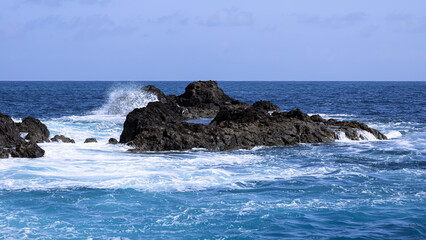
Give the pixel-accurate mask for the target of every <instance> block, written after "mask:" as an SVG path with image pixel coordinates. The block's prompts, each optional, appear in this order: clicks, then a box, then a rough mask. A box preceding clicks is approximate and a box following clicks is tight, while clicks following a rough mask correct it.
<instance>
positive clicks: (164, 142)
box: [120, 81, 386, 151]
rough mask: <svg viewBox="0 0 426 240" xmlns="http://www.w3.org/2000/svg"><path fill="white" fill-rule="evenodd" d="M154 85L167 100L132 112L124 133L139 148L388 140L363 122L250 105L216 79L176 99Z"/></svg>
mask: <svg viewBox="0 0 426 240" xmlns="http://www.w3.org/2000/svg"><path fill="white" fill-rule="evenodd" d="M149 88H150V89H153V90H152V92H154V93H155V94H157V95H158V96H161V97H158V99H162V100H160V101H159V102H151V103H149V104H148V105H147V106H146V107H144V108H138V109H134V110H133V111H132V112H130V113H129V114H128V115H127V118H126V121H125V123H124V129H123V132H122V134H121V136H120V142H121V143H128V144H129V145H132V146H134V147H135V149H136V150H137V151H167V150H187V149H192V148H205V149H209V150H215V151H223V150H233V149H250V148H253V147H254V146H259V145H264V146H277V145H291V144H297V143H320V142H332V141H335V140H336V138H337V137H338V136H339V134H338V133H340V132H344V133H345V135H346V136H347V137H348V138H350V139H353V140H359V139H361V138H362V137H361V136H362V135H360V134H359V130H362V131H367V132H369V133H371V134H372V135H374V136H375V137H376V138H377V139H386V137H385V136H384V135H383V134H381V133H380V132H379V131H377V130H375V129H372V128H369V127H368V126H367V125H365V124H362V123H359V122H345V121H341V122H339V121H335V120H329V121H325V120H324V119H323V118H322V117H320V116H319V115H314V116H311V117H309V116H308V115H307V114H305V113H303V112H301V111H300V110H299V109H296V110H292V111H289V112H281V110H280V108H279V107H277V106H276V105H274V104H272V103H271V102H268V101H259V102H256V103H254V104H253V105H252V106H250V105H249V104H247V103H243V102H240V101H238V100H235V99H232V98H231V97H229V96H227V95H226V94H225V93H224V92H223V90H222V89H220V88H219V87H218V86H217V83H216V82H214V81H207V82H203V81H199V82H194V83H191V84H189V85H188V87H186V89H185V93H184V94H182V95H180V96H177V97H176V96H165V95H164V94H163V93H162V92H161V91H160V90H158V89H157V88H155V87H153V86H150V87H149ZM208 117H214V119H213V120H212V121H211V123H210V124H209V125H203V124H195V123H188V122H185V120H187V119H194V118H208Z"/></svg>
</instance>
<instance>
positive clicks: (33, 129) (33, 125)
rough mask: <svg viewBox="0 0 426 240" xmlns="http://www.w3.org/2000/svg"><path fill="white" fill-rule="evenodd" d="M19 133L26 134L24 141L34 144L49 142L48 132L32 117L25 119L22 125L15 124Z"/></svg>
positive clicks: (44, 126)
mask: <svg viewBox="0 0 426 240" xmlns="http://www.w3.org/2000/svg"><path fill="white" fill-rule="evenodd" d="M17 125H18V127H19V131H20V132H26V133H28V134H27V135H26V137H25V139H26V140H29V141H31V142H35V143H42V142H49V136H50V132H49V130H48V129H47V127H46V125H44V124H43V123H42V122H41V121H40V120H38V119H35V118H33V117H26V118H24V119H23V120H22V123H18V124H17Z"/></svg>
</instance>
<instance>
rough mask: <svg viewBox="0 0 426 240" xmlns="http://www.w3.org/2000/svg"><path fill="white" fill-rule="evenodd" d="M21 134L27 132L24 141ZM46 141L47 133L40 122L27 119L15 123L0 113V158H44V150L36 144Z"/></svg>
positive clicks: (30, 118)
mask: <svg viewBox="0 0 426 240" xmlns="http://www.w3.org/2000/svg"><path fill="white" fill-rule="evenodd" d="M21 132H27V133H28V134H27V135H26V140H27V141H29V142H27V141H26V140H25V139H24V138H22V137H21V134H20V133H21ZM46 135H47V141H48V135H49V131H48V130H47V127H46V126H45V125H44V124H42V123H41V122H40V120H38V119H35V118H32V117H27V118H25V119H24V120H23V122H22V123H15V122H14V121H13V120H12V118H11V117H10V116H8V115H4V114H1V113H0V158H8V157H9V156H11V157H20V158H38V157H43V156H44V150H43V149H41V148H40V147H39V146H38V145H37V142H43V141H45V140H46Z"/></svg>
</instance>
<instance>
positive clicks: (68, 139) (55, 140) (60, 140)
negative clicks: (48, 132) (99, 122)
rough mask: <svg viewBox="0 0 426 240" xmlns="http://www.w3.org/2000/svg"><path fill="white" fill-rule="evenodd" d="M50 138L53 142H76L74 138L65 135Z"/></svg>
mask: <svg viewBox="0 0 426 240" xmlns="http://www.w3.org/2000/svg"><path fill="white" fill-rule="evenodd" d="M50 140H51V141H52V142H63V143H75V141H74V139H71V138H68V137H65V136H64V135H55V136H54V137H53V138H51V139H50Z"/></svg>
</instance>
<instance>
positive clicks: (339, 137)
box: [335, 131, 351, 142]
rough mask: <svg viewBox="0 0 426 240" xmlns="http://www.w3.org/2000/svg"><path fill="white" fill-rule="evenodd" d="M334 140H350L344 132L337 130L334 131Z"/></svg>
mask: <svg viewBox="0 0 426 240" xmlns="http://www.w3.org/2000/svg"><path fill="white" fill-rule="evenodd" d="M335 135H336V139H337V140H336V142H350V141H351V140H350V139H349V138H348V137H347V136H346V133H345V132H343V131H338V132H336V133H335Z"/></svg>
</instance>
